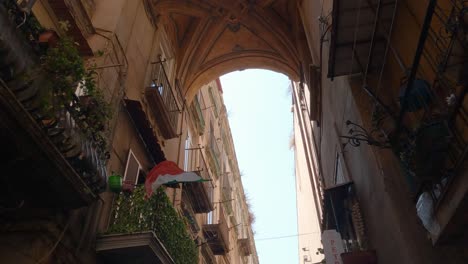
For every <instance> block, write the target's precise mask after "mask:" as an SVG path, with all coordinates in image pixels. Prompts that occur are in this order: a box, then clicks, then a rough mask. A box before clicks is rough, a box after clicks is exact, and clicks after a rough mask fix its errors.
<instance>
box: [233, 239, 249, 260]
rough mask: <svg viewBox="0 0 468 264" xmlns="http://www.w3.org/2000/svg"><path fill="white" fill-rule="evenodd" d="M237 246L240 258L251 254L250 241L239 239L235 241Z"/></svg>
mask: <svg viewBox="0 0 468 264" xmlns="http://www.w3.org/2000/svg"><path fill="white" fill-rule="evenodd" d="M237 244H238V245H239V250H240V252H241V254H242V256H248V255H251V254H252V248H251V246H250V239H248V238H240V239H238V240H237Z"/></svg>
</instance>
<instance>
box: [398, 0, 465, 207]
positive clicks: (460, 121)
mask: <svg viewBox="0 0 468 264" xmlns="http://www.w3.org/2000/svg"><path fill="white" fill-rule="evenodd" d="M427 4H428V8H427V13H426V18H425V21H424V24H423V29H422V32H421V35H420V38H419V42H418V46H417V50H416V53H415V57H414V60H413V64H412V66H411V71H410V73H409V75H408V77H407V78H406V79H405V80H404V82H403V84H402V87H401V90H400V104H401V108H400V111H399V115H398V119H397V124H396V129H395V135H394V140H399V141H400V142H406V144H405V145H403V146H399V147H400V149H402V152H401V153H402V155H403V156H404V158H405V162H407V163H409V164H408V165H409V166H410V167H411V168H412V170H413V171H412V172H411V173H412V174H413V175H414V176H415V181H416V184H417V185H418V186H420V188H419V190H420V191H422V190H424V189H425V190H430V192H431V193H432V196H433V198H434V199H435V201H436V202H437V201H438V200H439V199H440V198H442V197H443V195H444V192H445V189H446V187H447V186H448V185H449V183H450V182H451V181H452V179H453V177H455V176H456V175H457V173H456V172H457V171H458V167H459V166H460V165H461V164H462V163H463V161H464V159H465V155H466V154H465V153H466V149H467V147H468V139H466V137H465V136H464V133H465V130H466V129H467V127H468V120H467V118H466V114H465V113H466V110H467V109H468V104H467V103H466V101H465V95H466V90H467V88H468V77H467V75H466V68H467V66H468V54H467V50H468V41H467V40H466V37H465V34H466V33H465V32H464V28H466V26H467V25H468V21H467V20H468V19H467V18H466V16H467V14H468V7H467V3H466V1H459V0H451V1H445V2H440V3H437V1H434V0H430V1H428V2H427ZM402 138H403V140H402ZM408 159H409V160H408Z"/></svg>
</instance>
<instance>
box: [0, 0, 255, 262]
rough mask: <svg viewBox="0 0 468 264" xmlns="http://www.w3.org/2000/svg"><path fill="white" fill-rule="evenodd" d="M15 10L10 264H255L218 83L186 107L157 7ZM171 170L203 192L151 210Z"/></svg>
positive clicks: (8, 9) (8, 14)
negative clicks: (153, 175)
mask: <svg viewBox="0 0 468 264" xmlns="http://www.w3.org/2000/svg"><path fill="white" fill-rule="evenodd" d="M18 2H19V3H17V2H16V1H5V2H2V4H1V5H0V17H1V28H2V29H1V33H0V42H1V54H2V58H1V68H2V74H1V80H2V81H1V85H2V96H1V97H2V140H3V141H4V144H5V146H7V147H6V148H5V150H4V152H3V154H4V155H6V156H8V157H9V158H8V159H6V160H5V161H4V163H3V164H4V165H5V166H6V168H7V170H6V171H7V172H8V171H9V172H8V173H6V174H4V175H2V183H4V184H5V186H7V188H6V192H5V193H4V194H2V196H1V198H2V205H1V215H2V217H1V218H2V220H1V221H2V230H1V233H2V235H1V236H0V237H1V238H0V239H1V241H2V245H4V246H1V247H0V248H1V249H0V251H1V254H0V259H1V262H2V263H13V262H16V263H135V262H139V263H232V264H234V263H248V264H255V263H258V257H257V254H256V250H255V244H254V240H253V231H252V227H251V218H250V217H249V209H248V207H247V203H246V200H245V199H246V198H245V195H244V192H243V187H242V183H241V180H240V172H239V168H238V165H237V160H236V156H235V150H234V145H233V142H232V136H231V133H230V128H229V123H228V120H227V116H226V111H225V107H224V103H223V99H222V87H221V84H220V82H219V79H216V78H214V79H215V81H211V82H208V81H210V80H208V81H206V82H205V83H199V84H198V89H197V90H198V91H199V92H198V93H197V94H196V95H195V96H194V97H193V98H191V100H187V97H186V95H185V94H183V92H184V90H183V89H182V87H181V85H182V84H181V83H180V82H179V78H178V75H177V70H176V69H177V68H178V64H177V63H176V59H175V52H176V49H175V48H176V46H174V43H172V42H170V41H169V37H168V35H167V32H166V30H165V28H164V26H162V25H160V26H158V24H157V23H154V22H155V21H153V19H154V18H153V17H152V16H151V15H150V10H151V7H150V6H149V4H150V3H149V1H118V2H116V1H107V2H106V1H93V0H90V1H23V2H21V1H18ZM30 7H32V10H31V9H28V8H30ZM164 160H170V161H174V162H175V163H177V164H178V166H179V167H180V168H181V169H184V170H185V171H193V172H195V173H197V174H199V175H200V176H201V177H202V178H204V179H205V180H207V181H205V182H200V183H191V184H189V183H186V184H176V185H172V186H169V187H167V188H166V187H165V188H164V191H163V190H161V191H158V192H157V193H155V194H154V195H153V196H152V197H151V198H149V199H146V198H145V197H144V194H145V192H144V188H143V184H144V182H145V178H146V174H147V173H148V172H149V171H150V170H151V169H152V168H153V167H154V166H155V165H156V164H158V163H160V162H161V161H164Z"/></svg>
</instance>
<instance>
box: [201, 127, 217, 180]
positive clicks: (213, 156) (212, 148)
mask: <svg viewBox="0 0 468 264" xmlns="http://www.w3.org/2000/svg"><path fill="white" fill-rule="evenodd" d="M205 149H206V153H207V155H208V156H209V164H210V166H211V171H212V172H213V174H214V175H213V176H214V177H215V178H217V177H218V176H219V175H218V174H219V173H220V170H221V167H220V160H219V159H220V158H221V152H220V150H219V146H218V142H217V141H216V138H215V136H214V133H213V132H210V133H209V135H208V144H207V145H206V148H205Z"/></svg>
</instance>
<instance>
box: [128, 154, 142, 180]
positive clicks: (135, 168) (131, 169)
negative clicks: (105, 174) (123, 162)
mask: <svg viewBox="0 0 468 264" xmlns="http://www.w3.org/2000/svg"><path fill="white" fill-rule="evenodd" d="M140 168H141V166H140V163H139V162H138V160H137V158H136V157H135V155H134V154H133V152H132V150H130V151H129V152H128V158H127V166H126V168H125V177H124V181H126V182H128V183H132V184H137V181H138V174H139V172H140Z"/></svg>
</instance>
